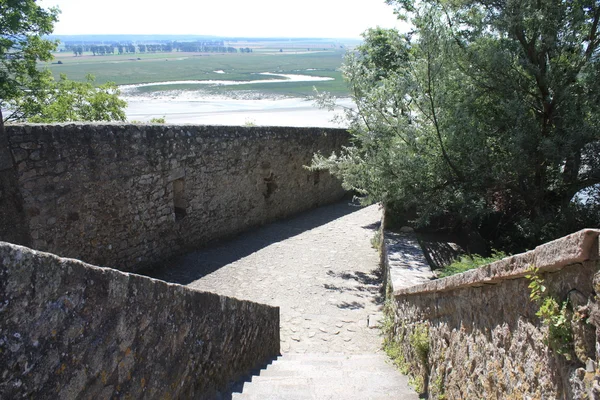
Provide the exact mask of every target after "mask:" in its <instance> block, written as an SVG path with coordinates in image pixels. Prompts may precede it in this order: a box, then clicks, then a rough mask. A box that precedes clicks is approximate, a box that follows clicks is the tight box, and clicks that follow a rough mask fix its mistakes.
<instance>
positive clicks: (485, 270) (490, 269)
mask: <svg viewBox="0 0 600 400" xmlns="http://www.w3.org/2000/svg"><path fill="white" fill-rule="evenodd" d="M599 236H600V230H599V229H583V230H581V231H579V232H575V233H572V234H570V235H568V236H565V237H562V238H559V239H556V240H553V241H551V242H548V243H545V244H542V245H540V246H538V247H536V248H535V249H534V250H530V251H528V252H525V253H521V254H516V255H514V256H510V257H506V258H503V259H502V260H499V261H495V262H493V263H491V264H488V265H485V266H483V267H480V268H477V269H473V270H470V271H466V272H463V273H461V274H457V275H453V276H449V277H446V278H442V279H437V280H433V281H430V282H427V283H423V284H420V285H415V286H410V287H405V288H398V289H396V288H394V292H393V293H394V296H395V297H399V296H409V295H417V294H423V293H432V292H446V291H450V290H456V289H461V288H465V287H481V286H484V285H490V284H496V283H499V282H501V281H504V280H510V279H518V278H522V277H524V276H525V275H527V274H528V269H529V267H531V266H535V267H536V268H538V269H539V270H540V271H541V272H554V271H558V270H560V269H562V268H563V267H566V266H567V265H571V264H577V263H582V262H585V261H594V260H598V259H600V250H599V246H598V237H599Z"/></svg>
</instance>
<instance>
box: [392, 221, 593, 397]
mask: <svg viewBox="0 0 600 400" xmlns="http://www.w3.org/2000/svg"><path fill="white" fill-rule="evenodd" d="M599 233H600V231H598V230H590V229H588V230H583V231H580V232H577V233H575V234H573V235H569V236H567V237H565V238H561V239H559V240H556V241H553V242H551V243H548V244H545V245H542V246H539V247H537V248H536V249H535V250H534V251H530V252H527V253H524V254H519V255H516V256H512V257H508V258H506V259H503V260H501V261H498V262H495V263H493V264H490V265H488V266H485V267H482V268H480V269H477V270H473V271H469V272H466V273H463V274H460V275H455V276H453V277H448V278H444V279H440V280H436V281H432V282H429V283H426V284H421V285H417V286H413V287H410V288H403V289H399V290H396V291H395V292H394V302H393V307H394V311H395V322H394V335H395V337H396V339H397V340H398V341H399V342H400V345H401V348H402V351H403V353H404V354H405V360H406V361H407V363H408V364H410V365H411V368H413V371H412V372H413V373H414V374H417V375H422V374H423V370H422V366H420V365H421V363H420V362H419V361H418V356H417V354H416V353H415V351H414V350H413V349H412V346H411V345H410V341H411V337H413V335H414V334H415V332H417V329H418V328H420V327H422V326H423V325H426V326H427V328H428V334H429V337H428V341H429V353H428V358H427V368H426V369H427V371H426V373H425V376H426V380H427V381H428V382H427V385H426V387H428V388H429V394H430V397H432V398H435V397H436V396H439V395H442V394H444V395H445V396H446V398H451V399H458V398H465V399H480V398H482V399H483V398H485V399H493V398H514V399H521V398H543V399H575V398H590V397H589V396H593V393H594V390H595V389H594V387H595V386H594V385H597V381H598V380H600V374H598V372H597V370H595V369H594V371H591V372H587V373H586V369H585V368H586V367H587V368H588V369H593V368H595V367H594V366H595V365H597V361H598V359H597V358H598V354H596V351H595V348H596V349H598V348H600V342H598V338H599V337H600V323H598V322H597V320H598V319H597V318H595V317H594V315H595V314H594V313H595V310H597V309H598V305H597V303H596V298H595V292H594V284H593V282H597V281H598V278H597V276H600V274H599V273H598V271H599V270H600V262H599V261H598V244H597V243H598V242H597V238H598V235H599ZM532 265H535V266H536V267H538V268H540V271H541V272H542V273H544V275H543V277H544V285H546V287H547V293H548V294H551V295H553V296H554V297H555V298H556V299H557V300H558V301H559V302H562V301H564V300H566V299H567V298H570V299H571V303H572V305H571V306H572V307H573V309H574V311H575V312H572V313H571V314H570V315H571V316H572V317H571V318H572V324H573V328H572V333H573V337H574V343H573V349H572V351H571V354H570V357H571V360H570V361H569V360H567V358H565V356H563V355H559V354H556V353H555V352H554V351H553V350H551V349H550V348H549V347H548V345H547V344H546V341H545V338H546V335H547V332H548V328H547V327H546V326H544V324H543V323H542V321H541V320H540V318H539V317H538V316H537V315H536V312H537V311H538V309H539V306H538V305H537V304H536V303H534V302H532V301H531V299H530V297H529V296H530V292H531V290H530V288H529V287H528V285H529V280H528V279H525V278H524V275H525V273H526V271H527V268H529V267H530V266H532ZM586 302H587V304H586ZM588 317H589V318H588ZM421 332H422V331H421ZM594 334H595V335H594ZM594 336H595V341H594ZM594 342H595V343H594ZM594 345H595V346H594ZM590 360H591V361H590ZM416 366H419V367H418V368H417V367H416Z"/></svg>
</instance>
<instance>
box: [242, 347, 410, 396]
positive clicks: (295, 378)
mask: <svg viewBox="0 0 600 400" xmlns="http://www.w3.org/2000/svg"><path fill="white" fill-rule="evenodd" d="M236 391H237V392H234V393H233V394H232V397H231V398H232V399H239V400H259V399H260V400H269V399H286V400H287V399H289V400H300V399H336V400H337V399H344V400H354V399H356V400H359V399H360V400H365V399H374V400H375V399H377V400H378V399H381V400H383V399H407V400H413V399H414V400H416V399H418V398H419V396H418V395H417V393H416V392H415V391H414V390H413V389H412V388H410V387H409V386H408V378H407V377H406V376H403V375H401V374H400V373H399V372H398V371H397V370H396V369H395V368H394V366H393V365H391V364H390V363H389V362H388V361H387V357H386V356H385V355H384V354H358V355H357V354H285V355H284V356H281V357H279V358H278V359H277V360H275V361H274V362H273V363H272V364H270V365H269V366H268V367H267V368H266V369H264V370H261V371H260V374H259V375H257V376H253V377H252V379H251V381H250V382H244V383H243V386H242V387H240V386H238V387H237V388H236Z"/></svg>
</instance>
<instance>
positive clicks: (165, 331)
mask: <svg viewBox="0 0 600 400" xmlns="http://www.w3.org/2000/svg"><path fill="white" fill-rule="evenodd" d="M278 354H279V308H277V307H271V306H267V305H262V304H257V303H253V302H249V301H241V300H237V299H233V298H229V297H225V296H219V295H216V294H213V293H206V292H200V291H196V290H193V289H189V288H186V287H184V286H180V285H176V284H169V283H166V282H163V281H159V280H154V279H150V278H146V277H142V276H139V275H135V274H129V273H123V272H120V271H117V270H114V269H109V268H100V267H95V266H92V265H89V264H85V263H82V262H80V261H77V260H73V259H65V258H59V257H57V256H55V255H52V254H49V253H42V252H38V251H33V250H31V249H28V248H25V247H21V246H16V245H12V244H8V243H4V242H0V398H2V399H16V398H36V399H75V398H88V399H111V398H135V399H141V398H149V399H154V398H161V399H165V398H173V399H175V398H181V399H183V398H189V399H191V398H194V399H204V398H206V399H210V398H214V397H215V395H216V394H217V393H218V392H219V391H221V390H223V389H226V388H227V386H228V384H229V383H230V382H232V381H234V380H236V379H238V378H239V377H241V376H243V375H245V374H247V373H248V372H249V371H250V370H252V369H254V368H257V367H260V366H262V365H263V364H264V363H266V362H267V361H269V360H271V359H273V358H274V357H275V356H277V355H278Z"/></svg>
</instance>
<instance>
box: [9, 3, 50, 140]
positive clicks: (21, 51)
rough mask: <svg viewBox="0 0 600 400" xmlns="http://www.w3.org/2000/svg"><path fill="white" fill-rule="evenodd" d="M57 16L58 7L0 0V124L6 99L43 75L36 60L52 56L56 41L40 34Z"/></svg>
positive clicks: (48, 29) (21, 92)
mask: <svg viewBox="0 0 600 400" xmlns="http://www.w3.org/2000/svg"><path fill="white" fill-rule="evenodd" d="M57 17H58V9H57V8H49V9H44V8H42V7H40V6H38V5H37V4H36V3H35V1H34V0H0V124H3V117H2V109H4V108H5V107H6V104H7V102H9V101H12V100H14V99H16V98H18V97H21V96H23V95H24V93H25V92H26V91H27V90H28V88H30V87H31V86H35V85H39V83H40V81H41V80H44V79H45V78H46V74H44V73H43V72H41V71H39V70H38V69H37V62H38V61H49V60H51V59H52V54H51V52H52V50H54V49H55V48H56V42H53V41H50V40H45V39H42V36H43V35H48V34H50V33H52V29H53V26H54V22H56V21H57ZM0 129H3V125H2V126H0Z"/></svg>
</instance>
